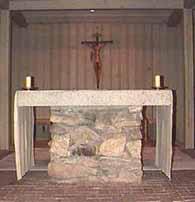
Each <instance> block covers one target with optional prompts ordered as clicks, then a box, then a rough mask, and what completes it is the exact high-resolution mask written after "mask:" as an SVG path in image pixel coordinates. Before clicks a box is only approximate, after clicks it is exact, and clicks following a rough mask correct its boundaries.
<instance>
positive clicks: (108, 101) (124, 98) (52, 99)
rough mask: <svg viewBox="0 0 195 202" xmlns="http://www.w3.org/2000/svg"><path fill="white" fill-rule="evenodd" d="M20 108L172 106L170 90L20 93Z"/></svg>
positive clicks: (18, 101)
mask: <svg viewBox="0 0 195 202" xmlns="http://www.w3.org/2000/svg"><path fill="white" fill-rule="evenodd" d="M16 94H17V105H18V106H119V105H123V106H125V105H140V106H142V105H147V106H148V105H157V106H159V105H171V104H172V101H173V98H172V91H170V90H73V91H72V90H67V91H64V90H52V91H46V90H40V91H18V92H17V93H16Z"/></svg>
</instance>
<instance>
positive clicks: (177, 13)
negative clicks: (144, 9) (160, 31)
mask: <svg viewBox="0 0 195 202" xmlns="http://www.w3.org/2000/svg"><path fill="white" fill-rule="evenodd" d="M182 17H183V11H182V10H174V11H173V12H172V13H171V15H170V16H169V18H168V21H167V26H168V27H176V26H177V25H178V24H179V23H180V22H181V19H182Z"/></svg>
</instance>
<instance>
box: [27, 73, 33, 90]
mask: <svg viewBox="0 0 195 202" xmlns="http://www.w3.org/2000/svg"><path fill="white" fill-rule="evenodd" d="M31 88H32V77H31V76H27V77H26V89H27V90H30V89H31Z"/></svg>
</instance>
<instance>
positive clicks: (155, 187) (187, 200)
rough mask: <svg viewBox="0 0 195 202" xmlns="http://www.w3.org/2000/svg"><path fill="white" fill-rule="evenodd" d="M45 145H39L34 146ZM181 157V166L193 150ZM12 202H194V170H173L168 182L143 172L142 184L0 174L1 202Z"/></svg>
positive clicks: (157, 174) (37, 174)
mask: <svg viewBox="0 0 195 202" xmlns="http://www.w3.org/2000/svg"><path fill="white" fill-rule="evenodd" d="M44 145H45V144H44V143H39V144H37V145H36V146H37V147H39V146H40V147H43V146H44ZM45 147H46V145H45ZM176 150H178V148H177V149H176ZM180 150H181V151H182V150H183V148H180ZM148 151H149V150H148ZM181 154H182V155H183V154H184V155H183V156H181V155H180V153H179V155H178V157H177V159H178V161H179V162H180V163H181V164H182V162H183V164H185V161H183V160H181V159H182V158H183V157H186V156H185V155H187V157H189V161H191V162H194V161H195V151H194V150H183V152H182V153H181ZM5 155H7V153H5V151H2V152H0V159H2V158H3V157H4V156H5ZM149 157H151V154H150V153H149V152H148V153H146V154H145V158H149ZM39 158H40V157H39ZM39 160H40V159H39ZM11 201H12V202H32V201H33V202H35V201H36V202H38V201H40V202H46V201H48V202H50V201H51V202H52V201H54V202H55V201H58V202H61V201H65V202H66V201H67V202H74V201H75V202H76V201H77V202H80V201H81V202H84V201H89V202H100V201H104V202H131V201H132V202H141V201H146V202H171V201H172V202H173V201H174V202H183V201H184V202H192V201H194V202H195V169H194V170H174V171H173V174H172V179H171V180H169V179H168V178H167V177H166V176H164V175H163V174H162V173H161V172H160V171H149V170H145V171H144V176H143V181H142V183H141V184H127V183H109V184H106V183H102V184H97V183H96V184H94V183H75V184H64V183H58V182H55V181H54V180H53V179H51V178H50V177H48V175H47V171H31V172H28V173H27V175H26V176H25V177H24V178H23V179H22V180H20V181H17V180H16V175H15V171H0V202H11Z"/></svg>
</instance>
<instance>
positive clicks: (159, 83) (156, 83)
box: [155, 75, 161, 88]
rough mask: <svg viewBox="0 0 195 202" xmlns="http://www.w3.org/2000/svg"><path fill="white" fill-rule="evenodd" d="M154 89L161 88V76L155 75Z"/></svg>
mask: <svg viewBox="0 0 195 202" xmlns="http://www.w3.org/2000/svg"><path fill="white" fill-rule="evenodd" d="M155 87H156V88H160V87H161V76H160V75H156V76H155Z"/></svg>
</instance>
